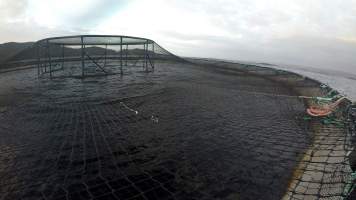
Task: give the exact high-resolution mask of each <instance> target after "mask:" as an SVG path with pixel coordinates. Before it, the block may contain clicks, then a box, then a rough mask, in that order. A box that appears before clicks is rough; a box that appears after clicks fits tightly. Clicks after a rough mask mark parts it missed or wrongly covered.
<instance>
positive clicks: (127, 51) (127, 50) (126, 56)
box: [125, 44, 129, 66]
mask: <svg viewBox="0 0 356 200" xmlns="http://www.w3.org/2000/svg"><path fill="white" fill-rule="evenodd" d="M128 53H129V45H128V44H126V52H125V66H127V59H128Z"/></svg>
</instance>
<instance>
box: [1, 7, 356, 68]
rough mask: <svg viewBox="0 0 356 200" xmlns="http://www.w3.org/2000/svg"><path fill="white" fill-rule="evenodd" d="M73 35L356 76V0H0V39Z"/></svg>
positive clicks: (176, 52) (28, 39)
mask: <svg viewBox="0 0 356 200" xmlns="http://www.w3.org/2000/svg"><path fill="white" fill-rule="evenodd" d="M73 34H115V35H116V34H117V35H132V36H140V37H147V38H150V39H153V40H155V41H156V42H157V43H159V44H160V45H161V46H163V47H166V49H168V50H170V51H171V52H173V53H175V54H177V55H181V56H200V57H214V58H225V59H233V60H247V61H257V62H271V63H286V64H296V65H302V66H311V67H318V68H329V69H330V68H331V69H336V70H337V69H340V70H342V71H346V72H348V71H350V72H352V73H356V0H268V1H267V0H57V1H56V0H0V43H2V42H9V41H17V42H23V41H36V40H39V39H42V38H45V37H53V36H61V35H73Z"/></svg>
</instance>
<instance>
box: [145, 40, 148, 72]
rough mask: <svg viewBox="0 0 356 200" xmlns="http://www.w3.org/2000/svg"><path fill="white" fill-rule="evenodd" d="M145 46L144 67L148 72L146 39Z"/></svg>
mask: <svg viewBox="0 0 356 200" xmlns="http://www.w3.org/2000/svg"><path fill="white" fill-rule="evenodd" d="M145 46H146V48H145V68H146V72H148V65H147V64H148V63H147V61H148V60H147V59H148V40H146V44H145Z"/></svg>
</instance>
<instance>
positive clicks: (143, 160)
mask: <svg viewBox="0 0 356 200" xmlns="http://www.w3.org/2000/svg"><path fill="white" fill-rule="evenodd" d="M106 41H107V40H106ZM104 46H106V45H97V44H91V45H88V48H89V47H100V49H99V50H100V51H96V52H99V53H98V54H100V55H95V54H94V53H93V54H90V55H93V56H94V57H98V59H97V60H98V62H100V63H103V62H104V61H103V60H101V59H99V58H100V57H101V56H102V55H103V53H105V52H104V51H103V49H104ZM139 46H142V45H136V44H135V45H130V46H128V48H127V49H129V50H131V49H132V50H137V49H139ZM75 47H76V46H70V45H68V48H73V49H74V48H75ZM116 47H117V46H116ZM153 48H154V53H155V56H154V57H155V58H156V59H155V60H154V62H155V65H156V68H157V69H158V70H156V71H155V72H154V73H152V74H151V75H149V77H147V75H144V74H141V73H139V71H140V70H134V71H131V72H129V71H125V73H127V74H130V76H127V77H126V80H125V79H122V78H116V77H114V76H113V77H110V78H108V79H109V80H107V79H106V80H105V81H103V80H99V81H97V80H88V81H87V83H84V84H88V85H87V86H86V87H87V88H86V89H88V90H90V93H89V94H86V93H83V94H80V95H78V96H75V97H71V98H69V97H68V94H67V93H68V91H71V92H72V93H73V94H74V93H77V92H78V91H80V89H81V87H82V85H81V86H78V85H79V84H78V82H76V80H71V79H70V80H68V79H65V80H66V81H65V83H62V84H63V85H62V86H61V87H59V88H57V89H56V91H54V92H53V88H52V87H53V86H56V87H57V85H58V82H55V81H53V80H52V81H51V80H46V79H45V80H37V79H36V80H37V81H39V83H40V87H38V85H37V86H36V87H33V88H30V89H31V90H30V89H29V88H23V89H22V90H20V93H21V92H22V93H33V94H29V95H30V96H31V95H33V96H31V97H30V98H28V99H30V100H29V101H28V102H24V103H23V104H22V105H18V106H16V107H10V108H8V109H7V110H5V111H4V112H1V113H0V121H1V123H0V126H1V137H2V138H3V139H2V140H1V141H0V152H1V155H2V156H1V158H0V163H1V165H0V180H1V182H0V199H185V198H195V199H216V198H221V199H229V198H230V199H236V198H241V199H259V198H264V199H278V198H282V199H347V198H348V197H347V196H348V194H347V193H348V192H346V190H347V189H348V188H350V187H351V186H352V181H353V180H352V179H351V175H352V170H351V169H350V166H349V160H348V157H347V154H348V153H349V152H350V151H352V150H353V146H354V145H353V144H352V138H353V137H355V129H354V128H353V129H352V128H350V129H348V128H347V127H352V126H354V123H350V124H349V126H345V127H339V126H336V125H334V124H323V123H322V122H321V121H320V120H317V119H313V120H312V121H304V120H302V118H303V116H304V103H303V102H301V100H300V99H299V98H298V97H296V96H295V95H294V94H295V93H294V92H291V91H290V90H289V89H288V88H285V87H281V86H280V83H284V84H288V85H293V86H294V90H297V91H299V92H303V93H307V94H308V93H315V91H318V92H320V95H321V94H323V92H325V91H321V89H320V87H319V86H320V83H318V82H316V81H313V80H310V79H306V78H304V77H301V76H299V75H296V74H293V73H289V72H285V71H278V70H277V71H276V70H271V69H269V68H262V67H258V66H253V65H241V64H232V63H226V62H222V61H216V62H215V61H212V60H189V61H188V62H182V61H181V60H178V59H177V57H175V56H174V55H172V54H170V53H167V51H165V50H164V49H163V48H160V46H159V45H157V44H154V47H153ZM123 49H124V51H125V49H126V47H125V46H123ZM27 51H28V50H27ZM138 52H140V51H138ZM89 53H90V52H89ZM89 53H88V54H89ZM20 54H21V53H20ZM22 54H23V55H24V54H25V53H22ZM128 54H129V53H128ZM107 55H108V57H110V53H108V54H107ZM77 56H78V55H77V53H76V51H73V54H71V52H70V51H67V54H66V55H65V57H66V58H69V61H66V63H65V66H67V67H68V68H70V67H71V66H73V68H74V69H72V70H73V72H71V71H70V70H65V71H69V72H68V73H69V74H70V75H73V74H75V73H78V74H79V72H76V71H75V70H76V69H77V67H76V65H80V63H77V62H76V61H73V60H71V59H72V58H75V57H77ZM137 56H140V53H137V52H136V53H134V55H133V57H136V58H137ZM20 57H21V56H18V58H20ZM112 57H117V52H115V50H113V52H112ZM128 57H129V56H128ZM158 58H160V59H158ZM26 60H27V61H28V60H31V59H26ZM139 60H140V59H135V60H129V59H127V62H128V64H127V65H126V66H130V67H132V68H135V66H136V67H137V68H140V69H141V67H142V63H139V62H140V61H139ZM86 62H88V64H89V63H90V64H92V61H87V60H86ZM119 63H120V60H116V59H115V58H113V59H108V60H107V63H106V64H107V66H109V67H110V65H113V66H117V65H118V64H119ZM140 65H141V66H140ZM59 67H61V66H59ZM109 67H108V68H109ZM132 68H127V69H126V70H132ZM192 68H193V69H192ZM187 70H188V71H189V70H192V71H189V72H190V73H189V74H188V75H187V74H186V71H187ZM206 70H208V72H206ZM212 72H213V73H214V78H212V76H211V73H212ZM55 73H57V72H55ZM182 74H183V75H182ZM132 76H134V77H135V78H132V79H130V78H131V77H132ZM162 77H166V78H162ZM261 77H263V78H261ZM137 79H138V80H137ZM61 80H62V79H61ZM84 80H85V79H84ZM221 80H224V83H223V82H222V81H221ZM266 80H267V81H266ZM91 81H92V82H93V83H91ZM102 81H103V82H102ZM130 81H131V82H132V81H133V82H134V84H131V83H130V84H128V83H129V82H130ZM29 82H36V81H34V80H32V79H31V81H29ZM171 82H174V83H171ZM225 82H228V83H231V84H225ZM162 83H164V84H166V85H165V86H164V87H163V86H161V84H162ZM103 84H105V85H115V86H112V87H110V88H109V89H108V88H106V89H105V90H108V91H106V93H99V91H100V90H101V89H100V87H98V85H103ZM128 85H130V87H134V88H135V89H134V90H127V86H128ZM153 86H155V87H158V88H159V89H157V88H155V87H153ZM93 88H96V89H93ZM118 88H119V89H118ZM165 88H167V89H165ZM117 90H119V91H117ZM96 92H98V94H95V93H96ZM39 93H40V94H41V95H40V97H38V96H37V94H39ZM69 93H70V92H69ZM92 93H93V94H92ZM131 93H133V94H131ZM81 95H83V96H81ZM125 96H126V97H127V98H124V97H125ZM162 97H163V98H162ZM88 99H89V100H92V101H88ZM108 99H110V101H108ZM246 99H247V100H248V101H246ZM83 100H85V101H83ZM93 102H95V103H93ZM98 102H99V103H98ZM167 102H170V103H169V104H167ZM234 102H235V103H236V102H239V103H236V105H235V106H236V107H237V108H233V107H231V106H229V105H232V104H234ZM44 122H46V123H44ZM207 124H208V125H207ZM222 125H223V127H224V128H221V126H222ZM185 126H186V127H188V129H185V128H182V127H185ZM190 133H196V134H195V135H192V134H190ZM230 140H231V141H230ZM228 141H230V142H228Z"/></svg>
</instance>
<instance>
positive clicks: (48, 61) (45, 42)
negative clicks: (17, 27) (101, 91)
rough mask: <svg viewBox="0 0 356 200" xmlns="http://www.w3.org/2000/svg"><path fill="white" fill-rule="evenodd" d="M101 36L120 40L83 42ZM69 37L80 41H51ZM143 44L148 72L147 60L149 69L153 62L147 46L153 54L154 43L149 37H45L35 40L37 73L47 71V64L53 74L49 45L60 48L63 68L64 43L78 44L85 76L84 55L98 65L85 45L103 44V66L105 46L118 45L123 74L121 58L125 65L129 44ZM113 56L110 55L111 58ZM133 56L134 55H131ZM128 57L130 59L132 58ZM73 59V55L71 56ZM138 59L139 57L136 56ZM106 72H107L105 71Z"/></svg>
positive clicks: (152, 66)
mask: <svg viewBox="0 0 356 200" xmlns="http://www.w3.org/2000/svg"><path fill="white" fill-rule="evenodd" d="M87 37H88V38H96V37H98V38H103V37H115V38H120V42H119V43H117V42H115V43H110V42H107V43H102V42H89V43H85V38H87ZM69 38H77V39H78V38H80V43H73V42H51V41H52V40H56V39H69ZM123 38H125V39H126V38H130V39H139V40H142V42H124V41H123ZM140 44H142V45H143V51H144V53H143V54H144V55H143V67H144V69H145V71H146V72H148V62H149V63H150V65H151V69H152V71H153V70H154V62H152V60H151V59H152V58H151V57H150V56H149V55H148V54H149V52H148V46H149V45H150V44H151V45H152V51H153V52H152V53H153V54H154V53H155V52H154V45H155V42H154V41H152V40H149V39H145V38H138V37H131V36H113V35H108V36H107V35H80V36H65V37H54V38H47V39H43V40H40V41H38V42H36V44H35V45H36V47H37V62H38V63H37V68H38V69H37V73H38V76H41V75H42V74H44V73H47V65H48V67H49V74H50V78H52V76H53V72H54V70H53V66H52V64H53V63H52V62H53V59H52V55H51V46H52V45H55V46H60V47H61V49H62V52H61V53H62V54H61V59H59V61H61V69H64V63H65V61H66V59H65V54H64V48H65V46H66V45H70V46H80V52H81V56H80V61H81V75H82V77H85V66H86V65H85V60H87V59H86V56H87V57H88V59H89V60H91V61H92V62H93V63H94V64H95V65H97V66H98V65H99V64H98V63H97V62H96V61H95V60H94V59H93V58H92V57H91V56H89V55H88V53H87V52H86V51H85V47H86V45H94V46H100V45H105V53H104V67H105V66H106V64H107V59H110V57H109V58H108V57H107V47H108V45H109V46H117V45H119V46H120V55H119V58H120V74H123V64H124V63H123V58H125V65H126V66H127V61H128V60H129V57H128V56H129V46H135V45H140ZM123 45H125V46H126V48H125V49H126V51H125V55H123ZM43 49H44V50H45V52H44V53H45V55H44V57H45V59H43V60H42V59H41V58H42V54H41V52H42V50H43ZM112 58H113V57H111V59H112ZM132 58H134V57H132ZM132 58H130V59H132ZM72 59H73V57H72ZM138 59H139V57H138ZM55 61H56V62H58V59H57V60H55ZM43 66H44V70H45V72H44V73H43ZM99 68H100V69H102V70H103V71H104V72H105V70H104V69H103V67H102V66H100V67H99ZM105 74H108V73H105Z"/></svg>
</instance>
